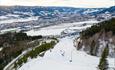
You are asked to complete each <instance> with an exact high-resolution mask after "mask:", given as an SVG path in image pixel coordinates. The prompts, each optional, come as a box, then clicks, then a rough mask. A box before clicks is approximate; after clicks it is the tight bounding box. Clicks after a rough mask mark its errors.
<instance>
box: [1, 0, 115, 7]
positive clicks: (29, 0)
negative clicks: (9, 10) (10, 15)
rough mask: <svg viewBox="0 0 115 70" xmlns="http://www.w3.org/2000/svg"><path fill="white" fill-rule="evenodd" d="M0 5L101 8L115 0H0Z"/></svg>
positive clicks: (108, 5)
mask: <svg viewBox="0 0 115 70" xmlns="http://www.w3.org/2000/svg"><path fill="white" fill-rule="evenodd" d="M0 5H7V6H12V5H23V6H69V7H87V8H97V7H98V8H99V7H100V8H101V7H110V6H115V0H0Z"/></svg>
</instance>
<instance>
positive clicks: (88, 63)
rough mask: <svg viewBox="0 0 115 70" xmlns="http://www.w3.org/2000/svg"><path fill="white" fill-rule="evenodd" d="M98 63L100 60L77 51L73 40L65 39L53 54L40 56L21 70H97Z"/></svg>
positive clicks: (57, 45)
mask: <svg viewBox="0 0 115 70" xmlns="http://www.w3.org/2000/svg"><path fill="white" fill-rule="evenodd" d="M63 53H64V56H63V55H62V54H63ZM71 55H72V62H70V60H71ZM98 62H99V58H97V57H94V56H90V55H87V54H86V53H85V52H80V51H77V50H76V49H75V47H74V46H73V38H71V37H65V38H62V39H60V41H59V43H57V44H56V46H55V47H54V49H52V50H51V52H50V51H47V52H46V53H45V55H44V57H39V56H38V57H37V58H35V59H32V60H30V61H28V62H27V63H25V64H24V65H23V66H22V67H21V68H19V70H38V69H40V70H76V69H77V70H97V69H96V67H97V65H98Z"/></svg>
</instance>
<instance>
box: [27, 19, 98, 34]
mask: <svg viewBox="0 0 115 70" xmlns="http://www.w3.org/2000/svg"><path fill="white" fill-rule="evenodd" d="M97 22H98V21H83V22H76V23H63V24H58V25H53V26H49V27H45V28H40V29H38V30H30V31H27V32H26V33H27V35H29V36H36V35H43V36H49V35H61V32H63V31H68V30H69V31H68V32H69V33H70V31H71V32H75V30H76V31H81V30H84V29H86V28H88V27H91V26H92V25H93V24H96V23H97ZM84 23H85V24H86V26H82V25H83V24H84ZM91 23H92V24H91Z"/></svg>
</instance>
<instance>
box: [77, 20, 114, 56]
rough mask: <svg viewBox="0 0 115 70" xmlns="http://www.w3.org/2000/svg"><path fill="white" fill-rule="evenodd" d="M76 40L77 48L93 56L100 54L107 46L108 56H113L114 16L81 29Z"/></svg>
mask: <svg viewBox="0 0 115 70" xmlns="http://www.w3.org/2000/svg"><path fill="white" fill-rule="evenodd" d="M76 42H77V43H76V46H77V49H78V50H83V51H86V52H87V53H88V54H90V55H94V56H101V54H102V52H103V50H104V48H105V47H106V46H108V47H109V50H110V51H109V57H115V18H112V19H110V20H107V21H103V22H100V23H98V24H96V25H93V26H91V27H90V28H87V29H86V30H84V31H82V32H81V33H80V38H77V39H76Z"/></svg>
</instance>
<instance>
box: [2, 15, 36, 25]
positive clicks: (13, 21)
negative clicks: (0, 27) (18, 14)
mask: <svg viewBox="0 0 115 70" xmlns="http://www.w3.org/2000/svg"><path fill="white" fill-rule="evenodd" d="M33 20H38V17H34V16H32V17H27V18H15V19H14V18H11V19H7V20H1V21H0V24H4V23H15V22H28V21H33Z"/></svg>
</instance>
